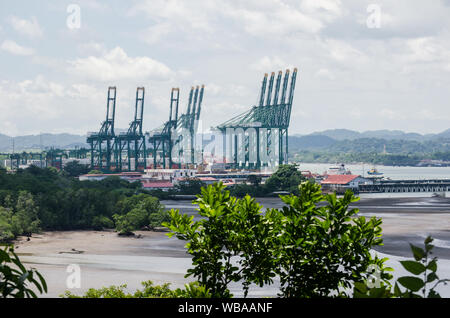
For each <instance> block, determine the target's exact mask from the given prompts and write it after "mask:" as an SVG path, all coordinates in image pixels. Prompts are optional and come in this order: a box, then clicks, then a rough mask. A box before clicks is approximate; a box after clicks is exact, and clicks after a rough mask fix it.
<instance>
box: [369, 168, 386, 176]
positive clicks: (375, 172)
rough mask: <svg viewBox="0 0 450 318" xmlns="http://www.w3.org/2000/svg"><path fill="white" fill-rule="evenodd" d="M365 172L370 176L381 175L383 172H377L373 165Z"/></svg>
mask: <svg viewBox="0 0 450 318" xmlns="http://www.w3.org/2000/svg"><path fill="white" fill-rule="evenodd" d="M367 174H368V175H370V176H381V175H383V173H382V172H379V171H378V170H377V168H375V167H374V168H372V169H370V170H369V171H367Z"/></svg>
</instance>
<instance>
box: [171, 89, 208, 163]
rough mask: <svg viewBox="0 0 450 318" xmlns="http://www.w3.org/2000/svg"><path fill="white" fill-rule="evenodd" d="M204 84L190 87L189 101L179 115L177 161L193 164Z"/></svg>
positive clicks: (194, 161)
mask: <svg viewBox="0 0 450 318" xmlns="http://www.w3.org/2000/svg"><path fill="white" fill-rule="evenodd" d="M204 91H205V85H202V87H201V89H200V87H199V86H197V87H196V88H194V87H192V88H191V91H190V93H189V102H188V106H187V110H186V113H185V114H182V115H181V116H180V120H179V122H178V125H177V137H178V138H177V140H176V145H177V146H178V158H179V162H180V163H183V164H195V163H196V160H195V148H196V145H195V134H196V133H197V129H198V122H199V120H200V113H201V109H202V103H203V95H204Z"/></svg>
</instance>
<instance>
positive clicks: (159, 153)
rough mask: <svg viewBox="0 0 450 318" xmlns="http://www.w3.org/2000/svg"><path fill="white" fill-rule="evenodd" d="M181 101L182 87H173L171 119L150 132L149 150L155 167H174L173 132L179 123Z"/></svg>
mask: <svg viewBox="0 0 450 318" xmlns="http://www.w3.org/2000/svg"><path fill="white" fill-rule="evenodd" d="M179 102H180V89H179V88H172V92H171V93H170V110H169V121H167V122H166V123H164V124H163V125H162V126H161V127H159V128H156V129H154V130H152V131H151V132H149V138H148V141H149V147H151V149H150V150H149V152H150V153H152V156H153V167H154V168H155V169H156V168H158V167H162V168H164V169H165V168H166V167H167V165H168V167H169V168H172V167H173V156H172V148H173V140H172V133H173V131H174V129H175V128H176V127H177V123H178V106H179Z"/></svg>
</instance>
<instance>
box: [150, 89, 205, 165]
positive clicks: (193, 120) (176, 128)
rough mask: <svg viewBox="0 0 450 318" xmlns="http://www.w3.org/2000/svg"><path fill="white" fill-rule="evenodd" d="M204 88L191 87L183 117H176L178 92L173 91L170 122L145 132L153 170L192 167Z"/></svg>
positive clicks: (178, 100)
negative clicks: (190, 165)
mask: <svg viewBox="0 0 450 318" xmlns="http://www.w3.org/2000/svg"><path fill="white" fill-rule="evenodd" d="M204 90H205V86H204V85H202V87H201V89H200V87H199V86H197V87H196V88H195V87H192V89H191V91H190V93H189V101H188V105H187V110H186V113H185V114H181V115H180V116H178V107H179V102H180V89H179V88H172V92H171V96H170V109H169V120H168V121H167V122H165V123H164V124H163V125H162V126H160V127H159V128H156V129H154V130H152V131H150V132H149V133H148V141H149V147H150V149H149V153H150V154H152V156H153V168H162V169H166V168H169V169H172V168H181V167H182V166H183V165H184V166H185V165H189V164H192V165H193V164H195V163H196V161H195V157H194V153H195V142H194V141H195V138H194V137H195V134H196V133H197V128H198V121H199V119H200V113H201V109H202V108H201V107H202V102H203V95H204Z"/></svg>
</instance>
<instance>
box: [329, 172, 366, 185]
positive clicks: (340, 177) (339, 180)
mask: <svg viewBox="0 0 450 318" xmlns="http://www.w3.org/2000/svg"><path fill="white" fill-rule="evenodd" d="M356 178H359V176H357V175H353V174H335V175H328V176H327V178H326V179H325V180H323V181H322V184H340V185H347V184H350V182H352V181H353V180H355V179H356Z"/></svg>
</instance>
